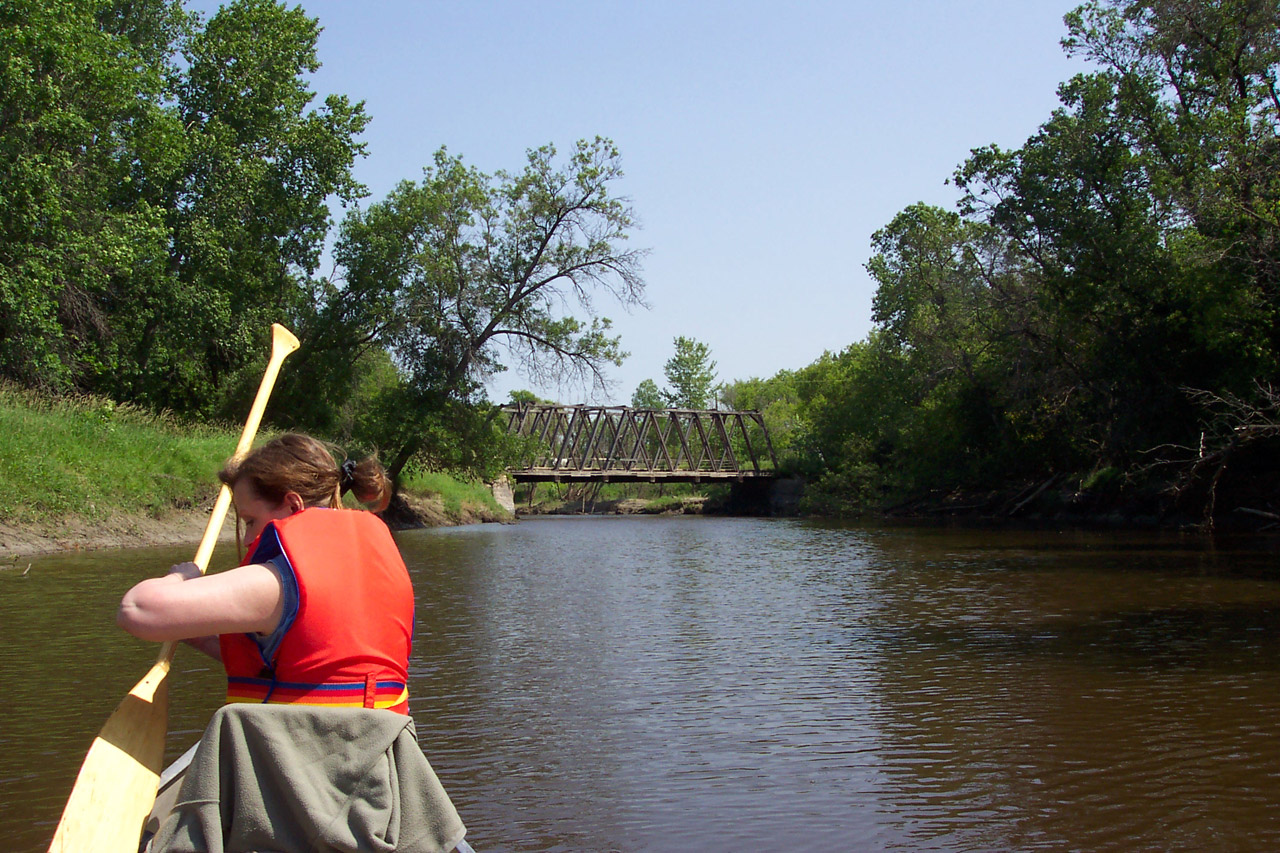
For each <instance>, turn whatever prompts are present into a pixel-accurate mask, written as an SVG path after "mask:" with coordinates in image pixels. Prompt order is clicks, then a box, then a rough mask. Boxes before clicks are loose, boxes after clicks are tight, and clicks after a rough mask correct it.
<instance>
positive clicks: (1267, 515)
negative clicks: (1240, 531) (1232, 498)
mask: <svg viewBox="0 0 1280 853" xmlns="http://www.w3.org/2000/svg"><path fill="white" fill-rule="evenodd" d="M1236 512H1243V513H1248V514H1249V515H1258V516H1262V517H1263V518H1274V519H1276V520H1278V521H1280V513H1274V512H1266V511H1265V510H1261V509H1251V508H1249V507H1247V506H1238V507H1236Z"/></svg>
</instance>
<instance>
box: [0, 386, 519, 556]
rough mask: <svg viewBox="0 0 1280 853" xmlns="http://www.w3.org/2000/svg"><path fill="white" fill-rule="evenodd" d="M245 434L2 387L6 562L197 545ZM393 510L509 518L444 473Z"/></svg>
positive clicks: (0, 497) (1, 512) (413, 480)
mask: <svg viewBox="0 0 1280 853" xmlns="http://www.w3.org/2000/svg"><path fill="white" fill-rule="evenodd" d="M239 431H240V428H239V427H238V426H230V425H226V426H216V425H203V424H191V423H186V422H183V421H180V420H178V419H176V418H173V417H171V416H166V415H157V414H152V413H149V412H146V411H143V410H141V409H138V408H134V407H131V406H125V405H117V404H115V403H112V402H110V401H108V400H103V399H100V398H88V397H86V398H79V399H51V398H47V397H43V396H41V395H38V394H35V393H33V392H26V391H20V390H17V389H15V388H12V387H0V481H2V482H3V483H4V486H5V487H4V489H3V490H0V557H13V556H16V555H25V554H37V553H46V552H51V551H63V550H81V549H97V548H116V547H133V546H144V545H164V544H181V543H185V542H191V543H196V542H198V541H199V539H200V537H201V535H202V534H203V532H204V528H205V525H206V523H207V521H208V514H209V511H210V509H211V508H212V506H213V502H214V499H215V498H216V497H217V491H218V487H217V481H216V480H215V478H214V474H215V472H216V471H217V470H218V469H219V468H220V467H221V466H222V463H223V462H224V461H226V458H227V457H228V456H229V455H230V454H231V451H232V450H233V449H234V448H235V445H236V441H237V439H238V437H239ZM393 510H394V511H393V512H391V513H390V514H389V517H388V523H390V524H392V526H393V527H411V526H440V525H450V524H467V523H473V522H478V521H508V520H510V518H511V516H510V515H509V514H508V513H507V512H506V511H505V510H503V509H502V508H501V507H499V506H498V505H497V503H496V502H495V501H494V499H493V496H492V494H490V492H489V490H488V489H487V487H485V486H484V485H483V484H481V483H465V482H461V481H459V480H456V479H454V478H452V477H449V476H447V475H444V474H416V475H412V476H409V477H406V478H405V479H404V482H403V485H402V489H401V495H400V496H399V498H398V500H397V502H396V504H395V505H394V506H393ZM222 535H223V537H224V538H233V537H234V527H233V526H232V523H231V522H230V521H228V523H227V524H226V525H225V526H224V529H223V534H222Z"/></svg>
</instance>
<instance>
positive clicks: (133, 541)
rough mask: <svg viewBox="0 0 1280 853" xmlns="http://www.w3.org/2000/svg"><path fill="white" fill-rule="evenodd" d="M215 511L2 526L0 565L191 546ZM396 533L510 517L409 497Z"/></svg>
mask: <svg viewBox="0 0 1280 853" xmlns="http://www.w3.org/2000/svg"><path fill="white" fill-rule="evenodd" d="M210 511H211V507H201V508H197V509H190V510H172V511H170V512H168V513H165V514H164V515H163V516H161V517H152V516H148V515H128V516H113V517H110V518H105V519H83V518H75V517H70V518H63V519H59V520H58V521H55V522H50V523H48V524H31V525H21V524H13V523H11V522H4V521H0V560H6V561H10V562H12V561H15V560H16V558H19V557H33V556H38V555H41V554H58V553H65V552H68V551H71V552H74V551H101V550H107V549H112V548H146V547H151V546H160V545H187V544H189V545H191V547H192V548H193V549H194V548H195V547H196V546H197V545H198V544H199V543H200V540H201V538H203V536H204V532H205V527H206V526H207V525H208V523H209V512H210ZM385 520H386V522H387V525H388V526H389V527H391V529H393V530H406V529H412V528H420V527H452V526H455V525H460V524H479V523H482V522H509V521H511V520H512V519H511V517H510V516H506V515H500V514H497V513H494V512H492V511H491V510H488V509H473V508H466V507H464V508H463V509H462V510H461V511H460V512H458V513H449V512H447V511H445V509H444V507H443V506H442V505H441V504H440V502H439V501H435V500H432V499H430V498H418V497H413V496H408V497H405V498H403V499H400V500H398V501H397V503H396V505H395V506H394V507H393V508H392V509H391V510H389V511H388V513H387V515H386V516H385ZM235 531H236V529H235V515H234V514H233V513H228V514H227V518H226V520H225V521H224V522H223V524H222V529H221V531H219V533H218V541H219V542H234V541H235V536H236V532H235Z"/></svg>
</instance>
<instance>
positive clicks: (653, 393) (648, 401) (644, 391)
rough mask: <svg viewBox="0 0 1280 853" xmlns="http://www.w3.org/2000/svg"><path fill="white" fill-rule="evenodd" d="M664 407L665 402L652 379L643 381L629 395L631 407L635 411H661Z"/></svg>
mask: <svg viewBox="0 0 1280 853" xmlns="http://www.w3.org/2000/svg"><path fill="white" fill-rule="evenodd" d="M666 405H667V401H666V399H665V398H664V397H663V396H662V391H660V390H659V389H658V383H657V382H654V381H653V380H652V379H645V380H643V381H642V382H641V383H640V384H639V385H637V386H636V390H635V393H634V394H632V395H631V406H632V408H635V409H662V408H666Z"/></svg>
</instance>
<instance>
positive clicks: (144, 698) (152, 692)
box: [49, 323, 298, 853]
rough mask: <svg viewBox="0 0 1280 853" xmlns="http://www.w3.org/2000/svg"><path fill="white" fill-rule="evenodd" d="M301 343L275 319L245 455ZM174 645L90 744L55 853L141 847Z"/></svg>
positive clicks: (201, 554)
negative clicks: (283, 366) (286, 362)
mask: <svg viewBox="0 0 1280 853" xmlns="http://www.w3.org/2000/svg"><path fill="white" fill-rule="evenodd" d="M297 348H298V339H297V338H296V337H294V336H293V333H292V332H290V331H289V330H288V329H286V328H285V327H284V326H281V325H279V324H278V323H276V324H272V326H271V360H270V361H269V362H268V363H267V369H266V371H265V372H264V373H263V376H262V384H261V385H260V386H259V387H258V395H257V397H255V398H254V401H253V407H252V408H251V409H250V410H249V417H248V419H247V420H246V421H245V425H244V431H243V432H241V434H240V441H239V443H238V444H237V445H236V455H237V456H239V455H242V454H243V453H245V452H246V451H247V450H248V449H249V447H250V446H251V445H252V444H253V438H254V436H255V435H256V434H257V432H258V425H259V424H260V423H261V422H262V413H263V412H264V411H265V410H266V408H267V400H268V399H269V398H270V396H271V389H272V388H273V387H274V386H275V381H276V376H277V375H278V374H279V372H280V365H281V364H282V363H283V362H284V360H285V358H286V357H287V356H288V355H289V354H290V353H292V352H293V351H294V350H296V349H297ZM230 505H231V490H230V489H228V488H227V487H226V486H225V485H224V486H223V487H222V489H221V490H220V491H219V493H218V499H217V501H216V502H215V503H214V505H213V512H212V513H211V514H210V516H209V523H208V524H207V525H205V530H204V537H203V538H202V539H201V540H200V546H199V548H197V549H196V557H195V563H196V565H198V566H199V567H200V571H201V572H204V571H205V570H206V569H207V568H208V566H209V557H210V556H211V555H212V554H213V546H214V544H215V543H216V542H217V539H218V534H219V533H220V532H221V530H222V523H223V521H224V520H225V519H226V517H227V510H228V508H229V507H230ZM174 648H175V644H174V643H172V642H168V643H164V644H163V646H161V649H160V656H159V658H157V660H156V662H155V664H154V665H153V666H152V667H151V669H150V671H149V672H147V674H146V675H145V676H143V678H142V680H141V681H139V682H138V683H137V684H135V685H134V687H133V689H132V690H130V691H129V694H128V695H127V696H125V697H124V699H123V700H122V701H121V702H120V705H119V706H118V707H117V708H116V710H115V711H114V712H112V714H111V716H110V717H108V718H107V722H106V723H105V724H104V725H103V727H102V729H101V731H99V732H98V736H97V737H96V738H95V739H94V741H93V744H92V745H90V747H89V751H88V753H87V754H86V755H85V758H84V763H83V764H81V765H80V774H79V775H78V776H77V777H76V783H75V786H74V787H73V788H72V789H71V795H70V796H69V797H68V798H67V805H66V806H65V808H63V811H62V819H61V820H60V821H59V822H58V828H57V830H56V832H55V833H54V836H53V841H52V842H51V843H50V845H49V851H50V853H55V851H56V853H64V852H65V853H83V851H89V850H92V851H101V853H136V851H137V849H138V841H139V839H140V838H141V835H142V829H143V824H144V822H145V821H146V819H147V815H148V814H149V813H150V812H151V807H152V805H153V804H154V802H155V798H156V789H157V787H158V785H159V780H160V770H161V765H162V764H163V762H164V739H165V732H166V730H167V729H168V727H169V720H168V717H169V682H168V675H169V668H170V663H171V661H172V660H173V652H174Z"/></svg>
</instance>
